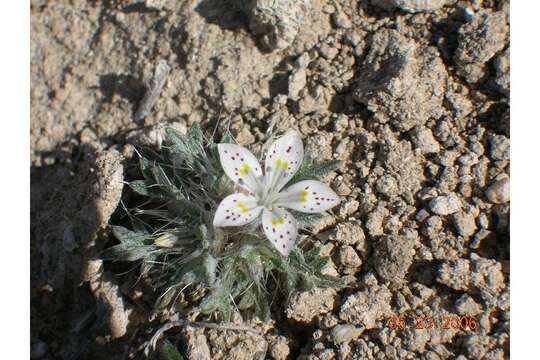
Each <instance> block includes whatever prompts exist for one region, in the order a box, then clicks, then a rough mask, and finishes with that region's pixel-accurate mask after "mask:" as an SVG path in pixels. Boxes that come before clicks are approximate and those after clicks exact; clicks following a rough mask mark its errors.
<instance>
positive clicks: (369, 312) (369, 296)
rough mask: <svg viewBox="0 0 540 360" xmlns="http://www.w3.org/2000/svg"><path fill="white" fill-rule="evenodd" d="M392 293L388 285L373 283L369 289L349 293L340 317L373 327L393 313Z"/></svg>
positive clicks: (367, 327)
mask: <svg viewBox="0 0 540 360" xmlns="http://www.w3.org/2000/svg"><path fill="white" fill-rule="evenodd" d="M391 300H392V293H391V292H390V291H389V290H388V288H387V287H386V286H378V285H373V286H369V288H368V289H366V290H363V291H359V292H357V293H355V294H352V295H349V297H348V298H347V300H346V301H345V303H344V304H343V305H342V306H341V310H340V312H339V318H340V319H341V320H343V321H346V322H348V323H350V324H356V325H363V326H365V328H366V329H373V328H374V327H376V323H377V321H379V320H382V319H384V318H385V317H387V316H389V315H390V314H391V313H392V308H391V307H390V301H391Z"/></svg>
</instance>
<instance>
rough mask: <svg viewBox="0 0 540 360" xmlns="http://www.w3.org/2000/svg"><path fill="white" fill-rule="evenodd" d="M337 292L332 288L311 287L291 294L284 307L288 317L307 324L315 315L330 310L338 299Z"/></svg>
mask: <svg viewBox="0 0 540 360" xmlns="http://www.w3.org/2000/svg"><path fill="white" fill-rule="evenodd" d="M338 298H339V296H338V294H337V293H336V291H335V290H334V289H330V288H327V289H319V288H316V289H313V290H311V291H305V292H300V293H297V294H295V295H293V296H292V297H291V298H290V300H289V302H288V304H287V309H286V314H287V317H288V318H289V319H293V320H295V321H298V322H300V323H305V324H309V323H311V322H313V320H314V319H315V317H316V316H318V315H324V314H326V313H328V312H330V311H332V310H333V309H334V307H335V305H336V302H337V301H338Z"/></svg>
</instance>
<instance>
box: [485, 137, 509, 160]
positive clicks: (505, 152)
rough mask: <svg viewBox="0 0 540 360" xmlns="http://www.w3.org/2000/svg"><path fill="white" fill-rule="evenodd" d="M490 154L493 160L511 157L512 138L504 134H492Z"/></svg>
mask: <svg viewBox="0 0 540 360" xmlns="http://www.w3.org/2000/svg"><path fill="white" fill-rule="evenodd" d="M489 155H490V156H491V158H492V159H493V160H508V159H510V139H508V138H507V137H506V136H504V135H490V137H489Z"/></svg>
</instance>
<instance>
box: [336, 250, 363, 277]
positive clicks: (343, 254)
mask: <svg viewBox="0 0 540 360" xmlns="http://www.w3.org/2000/svg"><path fill="white" fill-rule="evenodd" d="M338 260H339V263H340V264H341V266H343V272H344V273H345V274H354V273H356V272H357V271H358V270H359V269H360V267H361V266H362V259H360V257H359V256H358V254H357V253H356V251H354V249H353V248H352V247H351V246H348V245H346V246H343V247H341V248H340V249H339V253H338Z"/></svg>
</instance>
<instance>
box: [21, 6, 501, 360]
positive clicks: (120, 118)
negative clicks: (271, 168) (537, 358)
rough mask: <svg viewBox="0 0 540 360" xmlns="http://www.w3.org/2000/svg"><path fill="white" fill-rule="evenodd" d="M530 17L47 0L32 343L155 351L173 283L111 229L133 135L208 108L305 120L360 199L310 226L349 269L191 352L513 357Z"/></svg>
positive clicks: (208, 113) (37, 99)
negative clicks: (331, 283)
mask: <svg viewBox="0 0 540 360" xmlns="http://www.w3.org/2000/svg"><path fill="white" fill-rule="evenodd" d="M508 17H509V1H507V0H474V1H462V0H432V1H427V0H399V1H398V0H335V1H325V0H302V1H292V0H271V1H270V0H185V1H180V0H135V1H134V0H108V1H75V0H72V1H69V0H33V1H31V56H32V59H31V129H30V131H31V165H32V170H31V187H32V192H31V221H32V225H31V255H32V263H31V270H32V279H31V283H32V299H31V327H32V344H31V347H32V357H33V358H36V359H75V358H83V359H101V358H103V359H111V358H118V359H122V358H130V357H134V358H140V357H142V356H143V355H142V350H141V348H140V346H141V343H142V342H144V341H145V340H148V338H149V336H150V335H151V334H149V332H151V330H152V329H153V326H155V323H152V319H150V318H149V317H148V307H149V306H150V304H151V299H152V294H147V293H145V292H144V291H141V289H138V288H137V287H136V286H133V284H134V283H135V280H136V279H134V278H133V276H121V275H117V274H116V273H115V272H114V271H112V269H108V268H107V267H106V266H105V268H104V266H103V263H102V262H101V261H100V260H99V250H100V244H97V243H96V241H95V240H96V234H99V232H100V231H103V229H104V227H105V226H106V223H107V221H108V218H109V216H110V215H111V213H112V212H113V211H114V209H115V207H116V205H117V203H118V199H119V195H120V192H121V190H122V189H121V184H120V186H119V185H118V184H119V183H120V182H119V179H121V174H122V161H123V156H127V155H129V154H130V152H132V151H133V145H141V144H159V141H160V138H161V132H162V128H163V127H164V126H165V125H171V126H174V127H176V128H178V129H180V130H185V129H186V128H187V127H188V126H189V125H191V124H192V123H195V122H199V123H201V125H202V127H203V128H204V129H207V130H208V131H210V132H211V131H213V129H214V127H215V126H216V124H217V123H219V128H220V129H224V128H225V127H229V128H230V130H231V132H232V133H233V135H234V136H235V138H236V140H237V141H238V142H239V143H241V144H244V145H250V146H256V144H257V143H259V142H260V141H262V140H264V138H265V133H266V132H267V130H268V129H269V128H271V129H273V130H274V131H278V132H279V131H285V130H287V129H290V128H293V129H297V130H298V131H299V132H300V133H301V135H302V137H303V138H304V140H305V144H306V146H308V147H310V148H311V149H313V150H315V151H316V154H317V156H318V157H320V158H322V159H333V158H334V159H341V160H343V162H344V165H343V166H342V168H341V169H340V170H338V171H336V172H335V173H333V174H331V175H330V176H328V177H327V178H325V181H326V182H328V183H329V184H330V185H331V186H332V187H333V188H334V189H335V190H336V192H337V193H338V194H339V195H340V196H341V197H342V198H343V201H342V203H341V205H340V206H339V207H338V208H337V209H335V211H334V216H333V217H329V218H327V219H325V220H324V221H323V222H321V223H320V224H318V225H317V226H315V227H314V229H313V231H312V232H311V233H309V234H306V235H308V236H307V238H306V239H305V240H304V241H308V242H311V243H313V244H314V245H316V246H320V247H321V248H322V252H323V253H324V254H325V255H327V256H329V257H330V262H329V265H328V266H327V269H326V271H327V273H328V274H333V275H336V276H339V277H341V278H342V279H343V280H344V281H345V282H346V283H347V288H345V289H342V290H339V291H337V290H334V289H315V290H312V292H310V293H299V294H297V295H296V296H294V297H293V298H291V299H289V301H288V302H287V303H284V304H275V306H274V309H273V318H272V320H271V321H270V322H268V323H261V322H260V321H258V320H256V319H252V320H249V321H248V320H246V321H247V324H248V325H249V326H251V327H253V328H255V329H257V331H258V332H257V334H255V333H253V334H252V333H244V332H238V331H233V330H229V331H222V330H219V329H204V328H192V327H186V328H183V329H181V330H180V331H178V332H177V333H174V334H172V335H171V341H173V342H174V343H175V345H176V346H178V347H179V348H180V349H181V350H182V352H183V354H184V355H185V357H186V358H188V359H208V358H212V359H253V358H260V359H265V358H271V359H293V358H299V359H313V360H315V359H364V358H375V359H398V358H399V359H419V358H421V359H460V360H465V359H505V358H508V357H509V343H510V335H509V323H510V306H509V259H510V251H509V208H510V207H509V200H510V185H509V178H510V173H509V171H510V170H509V160H510V159H509V158H510V156H509V147H510V140H509V136H510V131H509V129H510V115H509V93H510V85H509V71H510V68H509V52H510V50H509V49H510V44H509V20H508ZM160 60H164V61H166V62H167V64H168V65H169V66H170V68H171V69H170V73H169V76H168V78H167V81H166V83H165V85H164V87H163V90H162V92H161V95H160V96H159V97H158V99H157V102H156V104H155V106H154V107H153V110H152V111H151V112H150V114H149V115H148V116H147V117H146V118H145V119H144V120H143V121H135V114H136V111H137V108H138V106H139V103H140V101H141V100H142V98H143V96H144V93H145V90H146V84H147V83H148V81H149V80H150V79H151V78H152V75H153V73H154V68H155V66H156V64H157V63H158V61H160ZM396 316H404V317H405V318H406V319H407V322H406V324H405V326H404V327H403V328H401V327H396V328H392V326H391V325H392V324H391V322H392V319H393V318H394V317H396ZM417 316H424V317H426V318H427V319H432V320H434V321H435V322H437V321H440V320H441V319H445V318H451V317H456V316H461V317H471V316H472V317H474V318H475V321H476V326H475V329H474V330H473V329H471V328H467V327H465V329H464V328H454V327H452V326H450V327H449V328H448V329H443V328H440V327H439V328H437V327H435V328H433V329H416V328H415V319H417V318H416V317H417ZM235 321H236V322H237V323H241V319H240V318H236V319H235ZM439 325H440V324H439Z"/></svg>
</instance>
